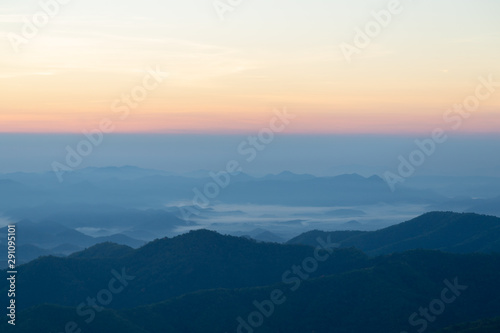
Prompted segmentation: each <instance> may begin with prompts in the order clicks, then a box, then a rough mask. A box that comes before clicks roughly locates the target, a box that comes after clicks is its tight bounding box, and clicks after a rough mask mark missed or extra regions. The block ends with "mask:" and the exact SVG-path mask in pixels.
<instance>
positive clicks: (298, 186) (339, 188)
mask: <svg viewBox="0 0 500 333" xmlns="http://www.w3.org/2000/svg"><path fill="white" fill-rule="evenodd" d="M217 199H218V200H220V201H222V202H226V203H233V204H247V203H251V204H261V205H264V204H266V205H269V204H275V205H287V206H316V207H317V206H323V207H329V206H330V207H331V206H354V205H370V204H379V203H381V202H384V203H409V202H411V203H420V204H423V203H425V204H432V203H438V202H442V201H444V200H445V198H444V197H442V196H440V195H438V194H436V193H434V192H432V191H427V190H413V189H410V188H405V187H401V188H400V189H399V190H398V191H397V192H392V191H391V190H390V188H389V186H387V184H386V182H385V181H384V180H383V179H382V178H380V177H378V176H372V177H369V178H365V177H362V176H360V175H357V174H351V175H342V176H337V177H315V178H310V179H309V178H307V179H298V180H293V181H291V180H283V179H261V180H257V181H252V182H244V183H234V184H232V185H231V186H229V187H227V188H225V189H224V191H221V193H220V195H219V197H218V198H217Z"/></svg>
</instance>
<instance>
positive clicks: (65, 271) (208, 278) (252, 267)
mask: <svg viewBox="0 0 500 333" xmlns="http://www.w3.org/2000/svg"><path fill="white" fill-rule="evenodd" d="M325 242H326V240H325ZM109 246H110V245H106V246H104V249H105V253H107V254H106V258H98V257H97V258H96V253H97V252H98V251H96V248H90V249H87V250H85V251H83V252H80V253H77V254H75V255H73V256H70V257H68V258H57V257H43V258H40V259H37V260H35V261H32V262H30V263H28V264H26V265H23V266H21V267H19V268H18V271H19V275H18V283H19V285H23V288H22V289H20V290H19V293H18V295H17V300H18V301H19V304H21V305H20V306H22V307H28V306H34V305H37V304H41V303H54V304H59V305H67V306H76V305H77V304H78V302H79V301H80V300H81V299H82V298H83V299H85V298H86V297H87V296H88V295H90V294H92V293H94V292H95V288H99V286H102V285H107V283H108V281H109V279H110V278H112V274H111V271H112V270H116V271H121V269H122V268H125V269H126V272H127V274H130V275H133V276H136V279H135V280H134V288H130V289H127V290H125V291H124V292H123V293H122V294H120V295H118V296H117V300H119V301H117V302H116V303H113V306H115V307H132V306H139V305H145V304H150V303H154V302H159V301H162V300H165V299H168V298H171V297H176V296H180V295H182V294H186V293H189V292H194V291H197V290H203V289H213V288H245V287H253V286H263V285H269V284H273V283H277V282H279V281H281V278H282V275H283V272H285V271H286V270H287V269H290V267H291V266H293V265H294V264H297V263H301V262H302V261H303V260H304V258H307V257H310V256H312V255H313V253H314V249H313V248H311V247H309V246H302V245H280V244H274V243H258V242H256V241H253V240H248V239H245V238H241V237H233V236H223V235H220V234H217V233H215V232H211V231H206V230H199V231H192V232H190V233H187V234H184V235H181V236H177V237H174V238H164V239H158V240H155V241H153V242H150V243H148V244H147V245H145V246H143V247H141V248H139V249H136V250H133V251H131V252H130V253H128V254H126V255H124V256H123V252H124V251H122V250H120V251H110V250H109V249H108V248H109ZM367 260H368V259H367V257H366V255H364V254H363V253H361V252H360V251H357V250H353V249H342V250H338V251H335V252H334V253H332V255H331V258H330V260H329V261H328V262H325V264H323V265H321V267H320V268H319V269H318V270H317V272H315V273H314V274H312V276H321V275H328V274H333V273H336V272H342V271H346V270H351V269H356V268H361V267H365V266H366V264H367ZM75 285H78V288H75ZM4 288H5V284H3V285H0V293H4V292H5V289H4ZM54 288H56V289H57V290H58V292H57V293H54V292H52V291H53V290H54ZM97 290H99V289H97Z"/></svg>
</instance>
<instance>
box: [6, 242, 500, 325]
mask: <svg viewBox="0 0 500 333" xmlns="http://www.w3.org/2000/svg"><path fill="white" fill-rule="evenodd" d="M281 247H286V246H284V245H281ZM332 259H333V258H332ZM327 263H328V261H325V262H322V263H321V264H320V265H323V264H327ZM499 265H500V256H499V255H486V254H471V255H459V254H446V253H441V252H436V251H409V252H405V253H402V254H394V255H388V256H382V257H378V258H375V259H373V260H372V261H370V263H369V264H368V265H366V266H365V267H364V268H362V269H356V268H353V269H348V270H344V271H339V272H336V273H333V274H330V275H325V276H316V277H304V278H303V279H302V280H300V279H298V280H297V281H298V282H297V281H294V282H292V281H279V282H277V283H274V284H272V285H268V286H258V287H250V288H243V289H241V288H236V289H235V288H225V289H210V290H199V291H196V292H192V293H187V294H184V295H180V296H178V297H172V298H170V299H165V300H163V301H160V302H154V303H153V304H148V305H144V306H139V307H135V308H128V309H116V308H118V307H119V306H117V305H116V304H115V303H119V302H121V298H120V296H121V295H122V294H123V293H126V291H127V290H132V289H140V288H142V287H143V286H142V285H141V284H138V281H137V279H139V276H137V277H136V280H133V281H131V282H130V286H129V289H126V290H125V291H124V292H123V293H122V294H118V295H114V298H113V300H112V303H111V304H110V305H109V306H108V307H107V308H108V309H104V310H103V309H101V310H100V311H99V312H97V311H93V313H94V314H95V318H94V319H95V320H91V321H90V323H86V322H85V319H88V318H87V315H85V316H79V315H78V314H77V311H76V309H75V308H74V307H62V306H60V305H48V304H39V305H36V306H34V307H31V308H29V309H26V310H24V311H21V312H20V313H19V314H18V317H19V319H18V322H17V325H16V327H15V328H12V327H9V326H8V325H7V324H6V322H5V321H2V322H1V323H0V329H2V332H4V331H5V332H7V333H8V332H17V333H25V332H26V333H27V332H33V330H35V329H36V331H41V332H61V331H62V330H63V329H64V327H65V325H66V324H67V323H68V322H72V321H74V322H75V325H77V326H78V327H79V328H81V329H82V330H83V331H90V332H96V333H100V332H107V333H118V332H119V333H123V332H130V333H154V332H171V333H181V332H182V333H184V332H189V333H198V332H209V333H212V332H213V333H220V332H240V333H242V332H244V333H248V332H269V333H271V332H287V333H303V332H315V333H330V332H339V333H365V332H366V331H367V327H369V328H370V329H369V331H370V332H372V333H386V332H401V331H408V332H413V331H417V330H422V331H425V330H427V331H429V332H435V331H437V330H440V329H444V328H446V327H449V326H451V325H456V324H457V323H460V322H464V321H477V320H483V322H484V323H486V322H485V320H484V319H485V318H492V317H494V316H496V315H497V314H498V304H497V300H498V299H499V298H500V290H499V289H498V288H496V285H497V284H498V280H499V279H500V271H499V270H498V269H497V268H498V267H499ZM234 269H238V268H234ZM82 271H85V270H82ZM214 271H216V269H214ZM484 271H487V272H489V273H488V274H483V273H482V272H484ZM56 274H57V272H56ZM241 274H242V275H244V274H246V272H241ZM55 276H57V275H55ZM103 282H104V281H103ZM170 283H171V280H163V281H162V283H161V284H160V285H157V286H156V288H157V290H158V291H161V289H162V288H168V287H169V285H170ZM104 286H107V282H106V283H105V284H104ZM101 288H102V287H101ZM97 290H100V288H99V287H98V284H97V285H96V289H94V290H93V293H91V294H89V295H94V294H95V293H96V291H97ZM87 297H88V295H87ZM85 299H86V297H85V296H83V298H81V300H80V301H81V302H85ZM443 300H445V301H446V303H445V302H444V301H443ZM438 301H440V302H438ZM437 304H443V305H442V306H439V307H437ZM110 308H115V309H110ZM429 308H431V310H430V312H429V310H428V309H429ZM425 309H427V310H425ZM419 311H420V312H419ZM421 311H427V314H428V315H430V317H425V315H424V314H425V312H421ZM90 313H92V311H91V312H90ZM419 313H420V314H419ZM89 318H90V317H89ZM412 318H413V321H412ZM426 318H431V319H430V320H427V319H426ZM249 323H252V325H253V326H254V327H252V326H250V324H249ZM412 323H413V324H412ZM240 325H241V326H240ZM239 326H240V328H238V327H239ZM490 326H491V325H490ZM453 327H455V326H453ZM254 328H255V329H254ZM444 332H459V331H456V330H452V331H444ZM465 332H468V331H464V333H465ZM472 332H474V331H472ZM479 332H494V331H491V330H490V331H479ZM470 333H471V332H470Z"/></svg>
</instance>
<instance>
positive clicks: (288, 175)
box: [260, 171, 316, 181]
mask: <svg viewBox="0 0 500 333" xmlns="http://www.w3.org/2000/svg"><path fill="white" fill-rule="evenodd" d="M314 178H316V177H315V176H313V175H308V174H296V173H293V172H291V171H283V172H281V173H278V174H275V175H273V174H269V175H266V176H264V177H262V178H260V179H261V180H285V181H297V180H309V179H314Z"/></svg>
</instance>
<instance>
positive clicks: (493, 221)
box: [288, 212, 500, 255]
mask: <svg viewBox="0 0 500 333" xmlns="http://www.w3.org/2000/svg"><path fill="white" fill-rule="evenodd" d="M328 235H329V236H330V237H331V238H332V239H335V240H336V242H338V244H339V247H355V248H358V249H360V250H362V251H364V252H366V253H368V254H371V255H377V254H386V253H393V252H402V251H406V250H411V249H432V250H441V251H447V252H453V253H472V252H484V253H490V252H500V218H498V217H494V216H486V215H478V214H474V213H452V212H431V213H427V214H424V215H421V216H419V217H417V218H414V219H412V220H410V221H407V222H403V223H400V224H397V225H393V226H390V227H388V228H384V229H381V230H377V231H371V232H321V231H315V232H312V233H305V234H302V235H299V236H298V237H295V238H294V239H291V240H290V241H288V244H307V245H310V244H311V242H312V239H314V237H318V236H322V237H326V236H328Z"/></svg>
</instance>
